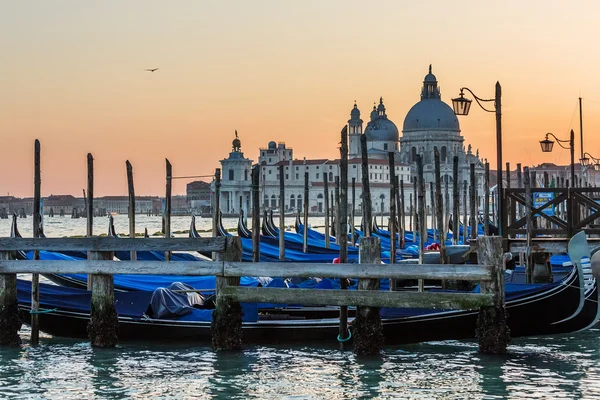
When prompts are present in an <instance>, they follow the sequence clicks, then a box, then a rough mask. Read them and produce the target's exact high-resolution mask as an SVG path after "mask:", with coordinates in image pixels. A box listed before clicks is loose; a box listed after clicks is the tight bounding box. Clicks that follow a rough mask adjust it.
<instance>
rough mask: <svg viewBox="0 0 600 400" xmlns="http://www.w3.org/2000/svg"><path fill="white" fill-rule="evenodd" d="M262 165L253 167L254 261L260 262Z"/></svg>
mask: <svg viewBox="0 0 600 400" xmlns="http://www.w3.org/2000/svg"><path fill="white" fill-rule="evenodd" d="M259 190H260V165H259V164H256V165H255V166H254V167H252V261H253V262H259V261H260V196H259Z"/></svg>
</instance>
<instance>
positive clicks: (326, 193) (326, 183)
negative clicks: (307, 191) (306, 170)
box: [323, 172, 330, 249]
mask: <svg viewBox="0 0 600 400" xmlns="http://www.w3.org/2000/svg"><path fill="white" fill-rule="evenodd" d="M323 195H324V201H325V248H326V249H328V248H329V244H330V240H329V181H328V180H327V173H326V172H323Z"/></svg>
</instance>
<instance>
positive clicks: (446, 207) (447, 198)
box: [442, 175, 450, 240]
mask: <svg viewBox="0 0 600 400" xmlns="http://www.w3.org/2000/svg"><path fill="white" fill-rule="evenodd" d="M445 180H446V182H445V188H444V226H443V228H442V229H443V230H444V240H447V239H448V221H449V220H450V182H449V179H448V175H446V178H445Z"/></svg>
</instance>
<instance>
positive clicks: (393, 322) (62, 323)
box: [19, 269, 585, 344]
mask: <svg viewBox="0 0 600 400" xmlns="http://www.w3.org/2000/svg"><path fill="white" fill-rule="evenodd" d="M537 286H538V287H539V288H538V289H536V290H529V292H528V293H526V294H522V295H517V296H513V298H511V299H508V300H507V302H506V309H507V313H508V321H507V323H508V326H509V328H510V331H511V336H512V337H519V336H532V335H544V334H550V333H553V328H552V323H554V322H557V321H561V320H563V319H566V318H569V317H572V316H573V314H574V313H575V312H576V311H577V309H578V307H579V303H580V301H581V293H582V291H581V290H580V287H579V275H578V272H577V270H576V269H575V270H574V272H573V273H571V274H570V275H569V276H568V277H567V278H566V279H565V280H564V281H562V282H560V283H556V284H548V285H537ZM24 290H25V289H21V293H20V296H19V301H20V305H19V307H20V310H21V312H22V317H23V320H28V315H29V314H28V313H29V306H30V305H29V304H28V303H27V298H30V297H28V295H29V293H27V292H26V290H25V292H23V291H24ZM54 290H59V289H56V288H55V289H54ZM70 290H73V289H70ZM290 290H294V289H290ZM86 293H88V294H89V292H86ZM135 293H136V292H129V293H116V294H115V296H116V297H117V298H118V296H135ZM138 293H139V292H138ZM146 296H148V294H146ZM41 304H42V309H53V308H56V310H55V311H52V312H48V313H42V314H40V315H39V323H40V329H41V330H42V331H44V332H46V333H48V334H51V335H56V336H67V337H80V338H83V337H86V336H87V324H88V321H89V314H88V313H85V312H73V311H69V310H66V309H60V308H59V307H56V306H55V304H53V302H52V299H49V298H47V297H44V296H42V298H41ZM88 304H89V303H88ZM584 309H585V307H584ZM394 313H396V314H397V315H396V316H394V315H393V314H394ZM478 313H479V311H478V310H470V311H460V310H448V311H434V310H424V309H409V310H406V309H383V310H382V317H383V319H382V323H383V332H384V338H385V343H386V344H404V343H416V342H423V341H437V340H451V339H471V338H474V337H475V330H476V326H477V317H478ZM271 318H278V319H277V320H273V319H268V320H264V319H263V320H261V319H259V320H258V321H256V322H244V323H243V325H242V328H243V335H244V341H245V342H248V343H253V342H269V343H280V342H304V341H311V340H319V341H332V340H335V338H336V337H337V333H338V323H339V322H338V320H337V319H335V318H328V319H316V318H312V319H311V318H306V317H305V318H304V319H286V318H287V317H286V316H285V315H281V314H279V315H278V316H274V317H271ZM291 318H294V317H291ZM210 337H211V328H210V321H182V320H156V319H150V318H146V317H140V318H132V317H127V316H120V317H119V338H120V339H122V340H161V341H166V340H177V341H182V340H192V341H198V342H203V341H208V340H210Z"/></svg>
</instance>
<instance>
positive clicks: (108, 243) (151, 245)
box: [0, 237, 226, 252]
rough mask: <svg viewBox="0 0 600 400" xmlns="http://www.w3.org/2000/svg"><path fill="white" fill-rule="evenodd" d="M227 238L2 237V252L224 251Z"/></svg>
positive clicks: (0, 241)
mask: <svg viewBox="0 0 600 400" xmlns="http://www.w3.org/2000/svg"><path fill="white" fill-rule="evenodd" d="M225 241H226V238H224V237H213V238H160V239H158V238H156V239H153V238H135V239H131V238H115V237H89V238H0V250H2V251H15V250H48V251H65V250H82V251H119V250H120V251H129V250H136V251H143V250H156V251H165V250H172V251H202V252H207V251H223V250H224V249H225Z"/></svg>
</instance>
